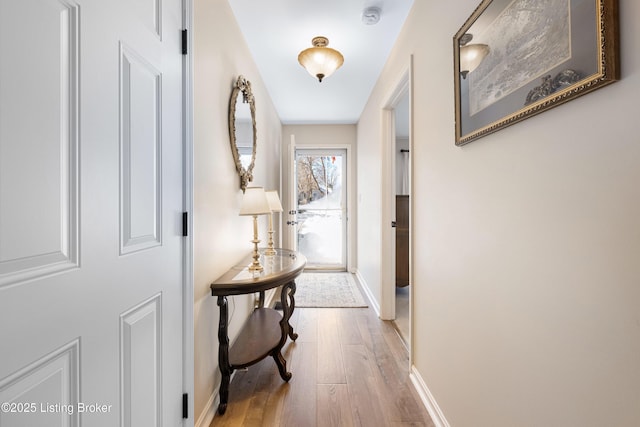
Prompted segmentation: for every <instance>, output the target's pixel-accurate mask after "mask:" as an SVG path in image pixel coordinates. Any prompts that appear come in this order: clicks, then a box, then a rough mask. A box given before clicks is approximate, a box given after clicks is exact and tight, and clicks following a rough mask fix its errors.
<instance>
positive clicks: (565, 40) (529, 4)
mask: <svg viewBox="0 0 640 427" xmlns="http://www.w3.org/2000/svg"><path fill="white" fill-rule="evenodd" d="M453 52H454V55H453V58H454V87H455V110H456V111H455V114H456V145H464V144H467V143H469V142H471V141H474V140H476V139H478V138H480V137H483V136H485V135H488V134H490V133H492V132H495V131H497V130H500V129H502V128H503V127H505V126H509V125H512V124H514V123H517V122H519V121H521V120H524V119H526V118H528V117H530V116H533V115H535V114H538V113H541V112H543V111H545V110H548V109H550V108H553V107H555V106H557V105H560V104H562V103H564V102H567V101H570V100H572V99H574V98H576V97H578V96H580V95H584V94H585V93H588V92H590V91H592V90H595V89H598V88H600V87H602V86H605V85H608V84H610V83H612V82H614V81H616V80H618V79H619V78H620V77H619V76H620V65H619V64H620V59H619V53H618V52H619V42H618V3H617V0H483V1H482V3H480V5H479V6H478V7H477V9H476V10H475V11H474V12H473V14H472V15H471V16H470V17H469V18H468V19H467V21H466V22H465V23H464V25H463V26H462V28H460V30H459V31H458V32H457V33H456V35H455V36H454V37H453Z"/></svg>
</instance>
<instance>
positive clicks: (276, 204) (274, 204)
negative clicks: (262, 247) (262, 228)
mask: <svg viewBox="0 0 640 427" xmlns="http://www.w3.org/2000/svg"><path fill="white" fill-rule="evenodd" d="M266 195H267V201H268V202H269V210H270V212H269V245H268V246H267V250H266V251H264V254H265V255H275V254H276V250H275V249H273V213H274V212H282V204H281V203H280V198H279V197H278V192H277V191H276V190H270V191H267V192H266Z"/></svg>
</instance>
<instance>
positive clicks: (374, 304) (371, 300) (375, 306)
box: [355, 270, 380, 317]
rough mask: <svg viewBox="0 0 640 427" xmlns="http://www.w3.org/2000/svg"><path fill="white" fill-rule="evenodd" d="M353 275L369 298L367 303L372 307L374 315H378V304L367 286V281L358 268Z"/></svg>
mask: <svg viewBox="0 0 640 427" xmlns="http://www.w3.org/2000/svg"><path fill="white" fill-rule="evenodd" d="M355 275H356V277H357V278H358V281H359V282H360V285H361V286H360V287H361V289H362V290H363V291H364V293H365V295H366V297H367V299H368V300H369V303H370V304H371V308H373V311H375V312H376V315H377V316H378V317H380V304H379V303H378V301H377V300H376V299H375V298H374V297H373V294H372V293H371V290H370V289H369V286H368V285H367V281H366V280H364V277H362V274H360V271H359V270H356V272H355Z"/></svg>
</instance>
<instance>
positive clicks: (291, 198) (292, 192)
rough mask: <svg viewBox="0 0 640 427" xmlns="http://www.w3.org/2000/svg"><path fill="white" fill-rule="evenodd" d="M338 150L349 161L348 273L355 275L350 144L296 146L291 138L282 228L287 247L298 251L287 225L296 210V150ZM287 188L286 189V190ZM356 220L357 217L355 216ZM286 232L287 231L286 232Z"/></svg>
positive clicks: (292, 233) (353, 175) (293, 137)
mask: <svg viewBox="0 0 640 427" xmlns="http://www.w3.org/2000/svg"><path fill="white" fill-rule="evenodd" d="M298 148H299V149H301V150H302V149H304V150H306V149H320V150H322V149H328V150H331V149H337V150H346V152H347V159H346V167H347V271H348V272H351V273H355V268H354V265H355V264H354V260H355V251H354V242H355V241H356V236H355V232H356V230H355V226H354V224H353V221H352V220H351V217H352V216H353V215H354V214H353V206H354V197H355V194H356V193H355V171H354V169H355V159H354V156H353V147H352V146H351V145H349V144H322V145H319V146H316V145H296V137H295V135H293V134H292V135H291V136H290V142H289V146H288V151H287V168H288V169H287V171H288V177H287V178H288V179H287V181H288V182H287V185H286V186H283V187H282V190H283V191H288V194H287V195H286V196H283V197H282V199H283V200H286V203H287V204H288V206H285V207H284V212H283V215H282V227H283V232H284V234H283V237H284V242H285V247H286V248H287V249H291V250H297V247H296V246H297V242H296V237H295V233H294V232H293V231H292V227H290V226H288V225H287V224H286V222H287V221H289V220H290V219H291V217H290V215H289V211H290V210H293V209H295V208H296V205H297V203H296V189H295V186H294V184H295V182H296V181H295V175H294V170H295V168H294V167H293V165H294V162H295V159H296V149H298ZM285 187H286V188H285ZM353 217H354V218H355V216H353ZM284 230H286V231H284Z"/></svg>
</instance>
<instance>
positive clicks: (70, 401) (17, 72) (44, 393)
mask: <svg viewBox="0 0 640 427" xmlns="http://www.w3.org/2000/svg"><path fill="white" fill-rule="evenodd" d="M181 28H182V2H181V0H109V1H98V0H0V404H1V405H2V406H1V408H0V426H1V427H18V426H21V427H39V426H46V427H56V426H81V425H83V426H90V427H114V426H130V427H146V426H149V427H151V426H161V425H162V426H178V425H181V422H182V421H181V419H182V387H183V385H182V382H183V379H182V372H183V363H184V362H183V360H182V345H183V343H182V339H183V319H182V317H183V316H182V304H183V268H184V265H183V249H182V245H183V241H182V240H183V237H182V221H181V219H182V211H183V196H184V194H185V189H184V178H183V136H182V135H183V129H182V113H183V93H182V87H183V86H182V84H183V75H182V56H181V46H180V39H181V37H180V34H181Z"/></svg>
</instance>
